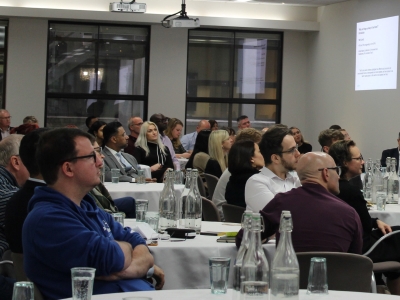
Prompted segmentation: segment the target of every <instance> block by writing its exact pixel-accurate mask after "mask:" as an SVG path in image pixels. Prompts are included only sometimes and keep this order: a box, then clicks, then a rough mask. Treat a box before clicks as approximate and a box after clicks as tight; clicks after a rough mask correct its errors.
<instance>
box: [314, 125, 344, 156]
mask: <svg viewBox="0 0 400 300" xmlns="http://www.w3.org/2000/svg"><path fill="white" fill-rule="evenodd" d="M338 140H344V135H343V134H342V133H341V132H340V131H339V130H336V129H326V130H322V131H321V132H320V133H319V136H318V142H319V144H320V145H321V151H322V152H325V153H328V152H329V147H330V146H331V145H332V144H333V143H334V142H336V141H338Z"/></svg>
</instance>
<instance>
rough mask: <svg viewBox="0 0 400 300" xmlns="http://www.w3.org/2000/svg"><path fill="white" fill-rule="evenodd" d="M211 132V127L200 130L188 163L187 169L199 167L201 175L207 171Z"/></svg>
mask: <svg viewBox="0 0 400 300" xmlns="http://www.w3.org/2000/svg"><path fill="white" fill-rule="evenodd" d="M210 134H211V130H209V129H204V130H202V131H200V132H199V134H198V135H197V138H196V143H195V144H194V149H193V152H192V155H191V156H190V158H189V160H188V162H187V164H186V169H187V168H192V169H197V170H198V171H199V175H203V173H207V171H206V168H207V163H208V161H209V160H210V155H208V142H209V138H210Z"/></svg>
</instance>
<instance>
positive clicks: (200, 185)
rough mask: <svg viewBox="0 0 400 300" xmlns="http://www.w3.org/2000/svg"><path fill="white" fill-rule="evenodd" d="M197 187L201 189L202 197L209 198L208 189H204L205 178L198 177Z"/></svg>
mask: <svg viewBox="0 0 400 300" xmlns="http://www.w3.org/2000/svg"><path fill="white" fill-rule="evenodd" d="M197 187H198V188H199V192H200V195H201V196H202V197H206V198H207V193H206V188H205V187H204V183H203V178H202V177H201V176H198V177H197Z"/></svg>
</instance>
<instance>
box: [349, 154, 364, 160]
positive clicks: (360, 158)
mask: <svg viewBox="0 0 400 300" xmlns="http://www.w3.org/2000/svg"><path fill="white" fill-rule="evenodd" d="M351 159H355V160H359V161H362V160H364V157H363V156H362V155H360V156H359V157H352V158H351Z"/></svg>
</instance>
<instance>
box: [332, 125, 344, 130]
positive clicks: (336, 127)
mask: <svg viewBox="0 0 400 300" xmlns="http://www.w3.org/2000/svg"><path fill="white" fill-rule="evenodd" d="M329 129H334V130H339V129H342V127H340V125H332V126H331V127H329Z"/></svg>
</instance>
